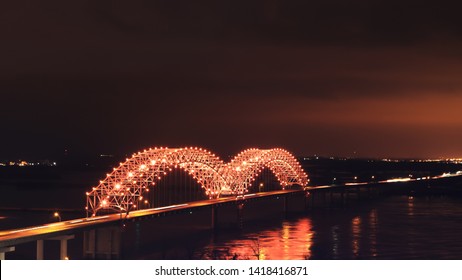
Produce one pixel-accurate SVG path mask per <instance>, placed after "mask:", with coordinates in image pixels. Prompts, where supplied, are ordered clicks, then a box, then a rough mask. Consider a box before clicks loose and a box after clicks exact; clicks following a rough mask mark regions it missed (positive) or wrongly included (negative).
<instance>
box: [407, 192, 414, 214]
mask: <svg viewBox="0 0 462 280" xmlns="http://www.w3.org/2000/svg"><path fill="white" fill-rule="evenodd" d="M407 214H408V216H410V217H412V216H414V197H413V196H409V197H408V199H407Z"/></svg>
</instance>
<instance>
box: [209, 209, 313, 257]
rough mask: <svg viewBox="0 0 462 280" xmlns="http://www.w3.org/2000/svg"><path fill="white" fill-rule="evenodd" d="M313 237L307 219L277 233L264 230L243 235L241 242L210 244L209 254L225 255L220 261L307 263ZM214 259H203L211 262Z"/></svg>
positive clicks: (234, 240)
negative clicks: (291, 261)
mask: <svg viewBox="0 0 462 280" xmlns="http://www.w3.org/2000/svg"><path fill="white" fill-rule="evenodd" d="M314 235H315V233H314V231H313V229H312V222H311V219H310V218H301V219H299V220H296V221H284V222H283V223H282V227H281V228H280V230H279V231H278V230H274V229H270V230H264V231H260V232H258V233H247V234H243V236H242V237H241V238H238V239H233V240H229V241H225V242H223V243H221V242H219V241H216V240H213V241H212V244H210V245H209V246H207V248H206V250H208V251H217V250H218V251H219V250H221V251H222V252H225V256H222V257H219V258H223V259H230V258H234V259H254V260H255V259H258V260H295V259H309V258H311V256H312V252H311V246H312V243H313V237H314ZM213 257H217V256H212V257H210V256H207V255H206V256H204V257H203V258H213Z"/></svg>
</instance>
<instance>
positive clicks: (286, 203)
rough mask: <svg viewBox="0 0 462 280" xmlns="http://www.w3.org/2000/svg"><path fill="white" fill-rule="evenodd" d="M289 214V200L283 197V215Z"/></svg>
mask: <svg viewBox="0 0 462 280" xmlns="http://www.w3.org/2000/svg"><path fill="white" fill-rule="evenodd" d="M288 212H289V198H288V197H287V195H284V215H287V213H288Z"/></svg>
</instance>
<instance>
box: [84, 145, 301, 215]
mask: <svg viewBox="0 0 462 280" xmlns="http://www.w3.org/2000/svg"><path fill="white" fill-rule="evenodd" d="M173 168H180V169H183V170H184V171H186V172H187V173H189V174H190V175H191V176H192V177H193V178H194V179H195V180H196V181H197V182H198V183H199V184H200V185H201V187H202V188H203V189H204V193H205V194H206V195H207V196H208V197H209V198H210V199H212V198H218V197H219V196H220V195H222V194H234V195H239V194H244V193H246V192H247V191H248V189H249V187H250V186H251V184H252V182H253V181H254V180H255V177H256V176H258V174H259V173H260V172H261V171H262V170H263V168H268V169H269V170H271V171H272V172H273V173H274V175H275V176H276V178H277V179H278V180H279V182H280V184H281V186H282V188H283V189H284V188H285V187H287V186H290V185H295V184H297V185H301V186H306V185H307V184H308V176H307V175H306V173H305V172H304V171H303V169H302V168H301V166H300V164H299V163H298V161H297V160H296V159H295V157H294V156H293V155H292V154H290V153H289V152H288V151H286V150H283V149H248V150H245V151H243V152H241V153H239V154H238V155H237V156H235V157H234V158H233V159H232V160H231V162H229V163H227V164H225V163H224V162H223V161H222V160H220V159H219V158H218V157H217V156H215V155H214V154H212V153H210V152H209V151H207V150H204V149H201V148H197V147H196V148H192V147H191V148H154V149H149V150H144V151H143V152H138V153H136V154H133V156H132V157H131V158H127V159H126V161H125V162H122V163H120V166H118V167H117V168H114V170H113V171H112V172H111V173H109V174H107V176H106V178H105V179H104V180H102V181H100V182H99V184H98V185H97V186H96V187H93V188H92V190H91V191H90V192H87V193H86V195H87V207H86V210H87V212H88V213H89V214H91V215H96V213H97V212H98V211H99V210H102V209H105V210H112V211H116V212H128V211H131V210H135V209H136V206H137V205H138V204H139V201H141V200H143V194H144V193H145V192H148V191H149V188H150V187H152V186H155V184H156V182H158V181H159V180H161V178H162V177H164V176H165V175H167V173H168V172H170V171H172V169H173Z"/></svg>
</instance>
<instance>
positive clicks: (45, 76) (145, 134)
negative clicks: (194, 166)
mask: <svg viewBox="0 0 462 280" xmlns="http://www.w3.org/2000/svg"><path fill="white" fill-rule="evenodd" d="M457 13H458V10H457V9H455V8H454V7H452V6H450V5H449V2H447V1H439V2H438V4H437V5H435V3H433V4H432V5H427V4H425V3H422V2H421V1H406V2H405V3H403V2H402V1H353V2H352V1H339V0H337V1H334V0H329V1H318V2H313V1H277V0H274V1H263V0H262V1H212V0H209V1H137V2H134V1H130V2H127V1H121V2H115V1H76V2H63V1H46V2H37V1H15V2H8V3H2V4H1V7H0V35H1V38H2V44H1V46H0V60H1V61H2V63H1V66H0V93H1V95H0V102H1V104H2V110H1V111H0V120H1V130H2V132H3V135H8V137H3V139H2V145H0V157H1V156H2V155H3V156H14V155H17V154H19V153H22V154H25V155H28V154H34V153H37V151H40V153H43V154H45V155H46V154H47V153H50V151H54V150H57V149H62V148H63V147H67V146H72V147H75V149H77V150H80V151H87V152H89V153H93V152H100V151H102V150H110V151H114V152H120V153H124V152H130V151H133V150H135V149H138V148H142V147H146V146H151V145H164V146H165V145H169V146H175V145H193V144H194V145H201V146H207V147H209V148H211V149H214V150H217V151H219V152H221V153H222V154H225V155H226V154H233V153H234V152H237V151H239V150H241V149H242V148H243V147H248V146H276V145H280V146H287V148H289V149H293V150H294V151H296V152H297V153H299V154H309V153H315V152H318V153H320V152H322V153H324V154H339V155H349V153H350V152H351V151H352V150H355V149H358V148H357V146H361V147H364V149H363V151H362V155H366V156H378V155H384V154H389V155H396V156H408V155H409V156H419V155H420V156H440V155H449V154H451V153H452V154H458V155H460V150H458V146H457V145H456V144H455V143H457V140H461V141H462V138H461V137H462V136H461V135H460V134H457V133H455V134H454V133H453V132H452V131H453V130H454V129H456V128H457V126H459V125H460V124H461V119H460V117H459V115H458V114H457V108H456V107H454V104H456V103H457V102H459V101H460V99H459V98H458V96H459V95H460V92H461V90H462V82H461V80H460V74H461V73H462V66H461V65H462V52H461V51H460V50H461V49H462V48H461V47H462V42H461V41H462V40H461V35H462V34H461V31H460V30H462V28H461V26H462V25H461V23H462V20H461V19H460V17H459V16H458V14H457ZM419 100H424V101H425V102H421V101H419ZM414 101H417V102H414ZM416 104H417V105H416ZM434 104H436V105H434ZM435 106H436V109H434V107H435ZM348 108H351V110H348ZM407 108H410V109H409V110H407ZM365 131H367V133H366V132H365ZM428 134H432V135H442V136H441V137H443V138H442V139H439V138H438V137H437V136H433V137H431V139H433V140H422V144H419V145H413V144H412V142H415V141H418V139H427V138H426V137H428ZM390 137H391V138H392V139H396V141H383V139H387V138H390ZM446 137H450V139H451V140H448V139H449V138H446ZM339 139H341V141H340V140H339ZM367 139H369V140H370V141H366V140H367ZM381 139H382V140H381ZM364 141H366V142H365V143H362V142H364ZM406 141H407V142H406ZM445 141H449V142H450V144H444V143H445ZM361 143H362V144H361ZM413 147H420V148H419V149H417V148H413ZM448 147H450V148H448Z"/></svg>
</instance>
